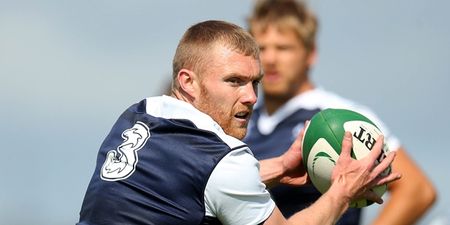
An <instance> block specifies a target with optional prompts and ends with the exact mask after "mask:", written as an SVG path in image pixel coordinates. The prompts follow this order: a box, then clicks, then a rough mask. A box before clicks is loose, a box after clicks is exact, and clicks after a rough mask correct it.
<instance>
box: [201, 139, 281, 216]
mask: <svg viewBox="0 0 450 225" xmlns="http://www.w3.org/2000/svg"><path fill="white" fill-rule="evenodd" d="M205 207H206V215H207V216H213V217H216V218H218V219H219V220H220V221H221V222H222V224H224V225H227V224H242V225H245V224H248V225H256V224H260V223H261V222H263V221H265V220H266V219H267V218H268V217H269V216H270V214H271V213H272V211H273V210H274V208H275V203H274V201H273V200H272V199H271V197H270V194H269V192H268V191H267V190H266V186H265V184H264V183H262V181H261V178H260V175H259V162H258V161H257V160H256V159H255V158H254V156H253V155H252V154H251V153H250V150H249V149H248V148H247V147H244V148H242V149H240V150H234V151H232V152H230V153H229V154H228V155H226V156H225V157H224V158H223V159H222V160H221V161H220V162H219V163H218V164H217V166H216V168H215V169H214V171H213V172H212V173H211V177H210V178H209V180H208V183H207V185H206V190H205Z"/></svg>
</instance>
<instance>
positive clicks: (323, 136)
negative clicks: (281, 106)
mask: <svg viewBox="0 0 450 225" xmlns="http://www.w3.org/2000/svg"><path fill="white" fill-rule="evenodd" d="M346 131H350V132H351V133H352V143H353V148H352V157H353V158H354V159H362V158H363V157H365V156H366V155H367V154H369V152H370V151H371V150H372V148H373V146H374V145H375V142H376V140H377V138H378V136H379V135H380V134H382V133H381V131H380V130H379V128H378V127H377V126H376V125H375V124H374V123H373V122H372V121H370V120H369V119H368V118H366V117H365V116H363V115H361V114H360V113H357V112H354V111H351V110H346V109H325V110H322V111H320V112H318V113H316V114H315V115H314V116H313V117H312V119H311V121H310V123H309V124H308V126H307V127H306V130H305V134H304V137H303V153H302V156H303V163H304V165H305V167H306V169H307V172H308V175H309V177H310V179H311V181H312V183H313V185H314V186H315V187H316V188H317V190H319V191H320V192H321V193H324V192H325V191H327V190H328V188H329V187H330V185H331V173H332V171H333V168H334V166H335V165H336V162H337V160H338V158H339V154H340V153H341V147H342V140H343V138H344V133H345V132H346ZM387 152H388V148H387V145H384V148H383V153H382V154H381V156H380V158H379V159H378V162H379V161H380V160H382V159H383V158H384V157H386V154H387ZM390 172H391V168H390V167H389V168H387V169H386V170H385V171H384V172H383V175H387V174H389V173H390ZM386 189H387V186H386V185H380V186H377V187H375V188H373V191H374V192H375V193H376V194H377V195H378V196H380V197H381V196H382V195H383V194H384V193H385V192H386ZM372 203H373V202H372V201H370V200H367V199H359V200H355V201H353V202H352V203H351V204H350V207H354V208H361V207H365V206H368V205H371V204H372Z"/></svg>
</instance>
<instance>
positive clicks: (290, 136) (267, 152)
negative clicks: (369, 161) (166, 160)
mask: <svg viewBox="0 0 450 225" xmlns="http://www.w3.org/2000/svg"><path fill="white" fill-rule="evenodd" d="M326 108H346V109H351V110H356V111H359V112H361V113H363V114H365V115H366V116H368V117H369V118H371V119H372V121H374V122H375V123H376V124H378V125H380V126H382V127H383V126H384V125H383V124H382V122H381V121H380V120H379V119H378V118H377V117H376V116H375V115H374V114H373V113H372V112H371V111H370V110H369V109H367V108H365V107H362V106H360V105H357V104H355V103H354V102H351V101H349V100H346V99H343V98H341V97H339V96H337V95H335V94H333V93H330V92H326V91H324V90H322V89H314V90H311V91H308V92H305V93H303V94H301V95H299V96H296V97H295V98H293V99H291V100H290V101H288V102H287V103H286V104H285V105H283V106H282V107H281V108H280V109H278V110H277V111H276V112H275V113H274V114H273V115H270V116H269V115H267V113H266V112H265V111H264V110H265V109H264V107H263V105H259V106H258V107H256V109H255V111H254V113H253V115H252V118H251V121H250V123H249V129H248V132H247V136H246V137H245V138H244V142H245V143H247V144H248V146H249V147H250V149H251V150H252V151H253V154H254V155H255V157H256V158H257V159H258V160H261V159H267V158H272V157H277V156H280V155H282V154H283V153H284V152H285V151H286V150H288V148H289V147H290V146H291V144H292V143H293V142H294V140H295V138H296V137H297V136H298V135H299V132H300V131H301V129H302V128H303V127H304V123H305V121H306V120H310V119H311V117H312V116H313V115H314V114H315V113H317V112H319V111H320V110H323V109H326ZM383 128H384V130H383V133H384V134H385V137H386V139H385V140H386V141H387V142H388V145H389V146H390V148H391V149H396V148H397V147H398V146H399V143H398V140H397V139H396V138H395V137H393V136H392V135H389V131H388V130H387V129H386V128H385V126H384V127H383ZM270 192H271V194H272V198H273V199H274V201H275V202H276V204H277V206H278V208H279V209H280V210H281V212H282V213H283V215H284V216H286V217H289V216H291V215H292V214H294V213H295V212H298V211H300V210H301V209H304V208H306V207H308V206H309V205H310V204H312V203H313V202H314V201H316V200H317V199H318V198H319V197H320V196H321V194H320V192H319V191H318V190H317V189H316V188H315V187H314V186H313V185H312V184H309V185H305V186H303V187H291V186H286V185H278V186H276V187H273V188H271V189H270ZM360 217H361V210H360V209H354V208H350V209H349V210H348V211H347V212H346V213H345V214H344V215H343V217H342V218H341V220H339V222H338V224H340V225H344V224H345V225H357V224H359V221H360Z"/></svg>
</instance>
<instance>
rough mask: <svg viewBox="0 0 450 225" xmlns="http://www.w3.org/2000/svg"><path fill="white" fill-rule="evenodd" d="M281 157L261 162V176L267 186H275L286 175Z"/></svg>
mask: <svg viewBox="0 0 450 225" xmlns="http://www.w3.org/2000/svg"><path fill="white" fill-rule="evenodd" d="M281 160H282V159H281V158H280V157H276V158H271V159H265V160H261V161H259V164H260V170H259V175H260V176H261V180H262V182H263V183H264V184H266V185H267V186H273V185H275V184H277V183H278V181H279V179H280V177H281V176H282V175H283V174H284V172H285V168H284V167H283V163H282V162H281Z"/></svg>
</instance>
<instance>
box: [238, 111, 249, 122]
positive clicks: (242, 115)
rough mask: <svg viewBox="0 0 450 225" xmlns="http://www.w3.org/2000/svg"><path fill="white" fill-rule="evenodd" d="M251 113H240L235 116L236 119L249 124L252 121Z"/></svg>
mask: <svg viewBox="0 0 450 225" xmlns="http://www.w3.org/2000/svg"><path fill="white" fill-rule="evenodd" d="M250 116H251V112H250V111H240V112H238V113H236V114H235V115H234V118H236V119H238V120H240V121H245V122H247V121H248V120H249V119H250Z"/></svg>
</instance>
